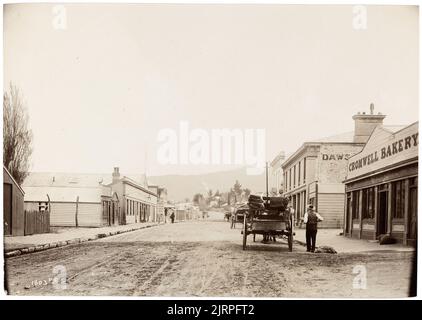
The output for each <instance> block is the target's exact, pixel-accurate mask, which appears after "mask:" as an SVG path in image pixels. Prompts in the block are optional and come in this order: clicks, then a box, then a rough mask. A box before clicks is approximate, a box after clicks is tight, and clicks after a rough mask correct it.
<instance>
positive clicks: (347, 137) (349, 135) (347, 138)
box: [309, 131, 355, 143]
mask: <svg viewBox="0 0 422 320" xmlns="http://www.w3.org/2000/svg"><path fill="white" fill-rule="evenodd" d="M354 135H355V132H354V131H349V132H343V133H340V134H336V135H333V136H329V137H325V138H321V139H317V140H311V141H309V142H315V143H330V142H332V143H342V142H345V143H353V138H354Z"/></svg>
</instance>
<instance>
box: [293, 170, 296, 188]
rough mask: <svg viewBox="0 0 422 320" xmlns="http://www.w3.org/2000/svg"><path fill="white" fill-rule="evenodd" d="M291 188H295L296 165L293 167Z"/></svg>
mask: <svg viewBox="0 0 422 320" xmlns="http://www.w3.org/2000/svg"><path fill="white" fill-rule="evenodd" d="M293 188H296V165H294V167H293Z"/></svg>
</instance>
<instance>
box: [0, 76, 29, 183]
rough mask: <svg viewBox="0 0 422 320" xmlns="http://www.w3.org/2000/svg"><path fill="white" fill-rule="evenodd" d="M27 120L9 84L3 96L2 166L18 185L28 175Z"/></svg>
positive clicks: (15, 91) (19, 100)
mask: <svg viewBox="0 0 422 320" xmlns="http://www.w3.org/2000/svg"><path fill="white" fill-rule="evenodd" d="M28 120H29V117H28V114H27V110H26V108H25V106H24V103H23V98H22V95H21V93H20V91H19V89H18V88H17V87H16V86H14V85H12V84H10V92H9V93H7V92H6V93H4V95H3V165H4V166H5V167H6V168H7V170H9V172H10V174H11V175H12V176H13V178H14V179H15V180H16V182H17V183H18V184H22V183H23V181H24V180H25V178H26V177H27V176H28V174H29V172H28V170H29V158H30V156H31V154H32V131H31V130H30V129H29V128H28Z"/></svg>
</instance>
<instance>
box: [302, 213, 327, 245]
mask: <svg viewBox="0 0 422 320" xmlns="http://www.w3.org/2000/svg"><path fill="white" fill-rule="evenodd" d="M322 220H324V218H323V217H321V216H320V215H319V213H318V212H316V211H315V210H314V206H313V205H309V206H308V211H306V213H305V216H304V217H303V222H304V223H306V251H308V252H315V243H316V235H317V231H318V222H320V221H322Z"/></svg>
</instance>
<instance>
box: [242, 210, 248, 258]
mask: <svg viewBox="0 0 422 320" xmlns="http://www.w3.org/2000/svg"><path fill="white" fill-rule="evenodd" d="M247 237H248V233H247V225H246V215H245V216H244V217H243V250H246V239H247Z"/></svg>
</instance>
